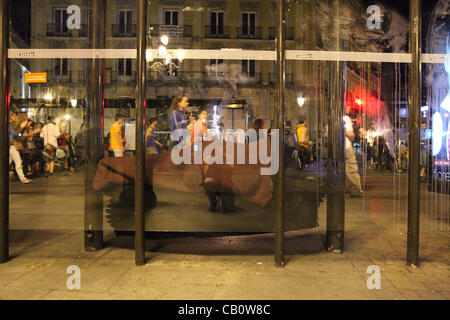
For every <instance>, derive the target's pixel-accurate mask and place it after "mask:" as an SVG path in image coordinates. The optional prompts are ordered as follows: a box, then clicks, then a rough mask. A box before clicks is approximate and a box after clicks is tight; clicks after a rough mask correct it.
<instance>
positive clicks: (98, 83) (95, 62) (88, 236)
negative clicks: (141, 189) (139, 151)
mask: <svg viewBox="0 0 450 320" xmlns="http://www.w3.org/2000/svg"><path fill="white" fill-rule="evenodd" d="M92 6H93V8H92V17H91V19H92V22H91V26H90V28H89V38H90V40H91V46H92V48H98V49H104V48H105V45H106V0H94V1H93V2H92ZM104 65H105V62H104V59H95V58H93V59H92V60H91V61H90V64H89V69H88V70H89V72H90V75H89V78H88V79H89V80H88V81H89V88H88V110H89V111H88V112H86V128H87V157H88V164H87V166H86V175H85V196H84V199H85V200H84V246H85V250H86V251H96V250H100V249H102V248H103V194H102V193H101V192H95V190H94V188H93V186H92V182H93V181H94V177H95V172H96V170H97V164H98V162H99V161H100V160H101V159H102V158H103V156H104V151H103V105H104V104H103V102H104Z"/></svg>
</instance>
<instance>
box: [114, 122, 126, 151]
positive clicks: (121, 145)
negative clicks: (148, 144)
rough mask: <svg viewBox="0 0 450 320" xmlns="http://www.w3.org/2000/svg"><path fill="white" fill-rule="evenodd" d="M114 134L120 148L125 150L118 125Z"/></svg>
mask: <svg viewBox="0 0 450 320" xmlns="http://www.w3.org/2000/svg"><path fill="white" fill-rule="evenodd" d="M115 135H116V139H117V141H119V145H120V149H122V150H125V147H124V146H123V139H122V136H121V134H120V127H119V129H118V130H117V131H116V133H115Z"/></svg>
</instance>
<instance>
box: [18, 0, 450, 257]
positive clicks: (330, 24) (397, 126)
mask: <svg viewBox="0 0 450 320" xmlns="http://www.w3.org/2000/svg"><path fill="white" fill-rule="evenodd" d="M76 2H77V5H78V6H80V9H81V11H80V12H83V18H82V19H81V22H82V24H80V26H79V27H77V26H75V28H68V27H67V20H68V19H69V15H68V13H67V8H66V5H67V3H66V1H50V0H48V1H41V0H39V1H37V0H32V1H31V4H30V12H31V15H32V17H45V18H42V19H41V18H39V19H35V18H33V19H32V20H31V25H30V28H29V31H27V30H19V28H17V30H16V29H14V30H12V33H11V39H12V47H13V48H20V49H24V50H19V51H17V52H16V53H17V56H15V57H14V59H11V95H12V96H11V101H12V107H13V109H14V110H16V111H17V116H18V118H17V121H16V122H22V123H23V122H27V119H31V120H32V121H33V122H34V128H36V129H35V130H40V129H42V127H43V125H44V124H45V122H47V119H48V117H49V116H50V117H53V120H51V119H50V121H49V122H51V121H54V122H55V124H54V125H51V124H50V123H49V124H48V126H47V129H46V131H47V132H48V128H49V127H52V128H57V129H58V130H59V131H60V133H61V132H64V133H65V134H64V136H63V137H62V139H61V138H60V139H59V141H58V138H56V146H55V149H56V150H54V152H55V156H54V157H56V159H55V158H54V157H52V156H50V157H48V156H47V155H46V154H44V151H46V144H48V141H50V140H54V139H53V138H54V137H53V136H52V139H50V137H49V136H47V137H46V134H44V136H42V137H41V134H40V132H39V134H38V133H35V134H31V133H32V131H31V129H30V130H28V129H27V132H28V133H29V134H30V137H31V136H33V139H34V140H33V141H31V138H30V139H29V140H27V141H23V142H24V143H25V144H26V145H27V148H28V149H34V150H35V151H33V152H34V153H33V152H29V151H23V152H19V155H20V156H21V157H22V158H21V160H22V163H23V169H24V170H25V171H30V173H31V174H34V175H35V177H36V178H35V179H33V183H32V186H33V185H38V187H34V188H29V189H26V187H28V186H25V185H21V184H19V178H20V177H21V173H20V174H19V173H17V171H15V172H16V173H15V175H16V176H14V179H13V180H12V182H11V195H10V196H11V204H12V206H11V213H12V214H11V217H12V218H11V219H12V220H11V225H12V228H13V229H25V230H29V229H33V228H38V229H44V228H47V229H48V228H53V227H54V228H55V229H56V228H65V229H77V230H83V229H84V225H83V214H84V212H85V208H84V206H83V203H84V199H91V198H90V197H91V196H92V195H94V194H95V196H98V197H100V198H101V199H100V200H101V201H97V200H98V199H97V200H96V201H97V202H96V201H94V202H95V203H96V205H98V203H101V205H99V206H98V207H96V205H94V204H93V205H92V206H91V207H89V205H88V208H87V211H89V210H91V209H92V210H93V211H95V210H97V211H98V210H99V209H98V208H99V207H100V209H102V210H103V211H102V210H100V211H101V214H102V218H104V220H105V225H104V227H105V230H108V231H117V232H118V233H120V232H124V231H130V230H133V229H134V216H133V209H134V202H133V201H134V200H133V199H134V198H133V195H134V186H133V182H132V181H133V177H132V174H133V172H134V171H133V169H131V168H134V158H133V155H134V153H135V149H136V148H135V145H134V141H135V117H136V116H135V114H136V112H135V104H136V102H135V91H136V60H135V58H134V56H133V54H132V53H130V51H127V49H135V48H136V24H133V15H136V8H135V3H134V2H133V1H132V2H129V1H108V7H107V12H106V25H107V26H106V49H114V54H113V55H109V54H110V53H108V56H107V58H106V59H105V60H104V61H103V60H102V61H100V59H95V61H96V62H93V61H92V60H93V59H92V57H89V54H92V50H90V48H92V47H93V44H92V41H91V40H92V39H90V36H89V34H88V30H90V27H91V24H92V21H88V17H89V16H91V18H92V19H97V18H98V17H92V14H89V12H91V10H92V8H91V1H76ZM169 2H170V3H177V4H179V3H185V2H186V4H182V5H180V6H179V7H176V6H172V5H171V6H170V8H172V9H171V10H165V8H164V7H163V4H161V3H162V2H159V1H152V2H151V4H150V8H149V19H148V26H150V27H151V28H150V29H151V31H150V34H149V35H148V39H149V40H148V42H149V44H148V50H149V53H150V52H151V56H150V55H149V59H148V66H147V67H148V75H147V76H148V88H147V101H146V106H147V114H146V117H147V121H146V125H147V127H146V132H145V136H146V146H147V152H148V155H147V162H148V164H147V169H148V170H149V172H151V173H152V176H151V178H150V177H148V179H147V184H146V195H148V197H147V198H146V201H148V202H147V203H146V206H147V207H146V210H147V211H146V214H147V219H146V221H147V222H146V230H147V231H168V230H170V231H196V232H199V231H200V232H201V231H204V232H219V231H220V232H271V231H273V225H274V223H273V222H274V221H273V215H274V212H273V199H274V198H273V197H274V193H273V192H274V190H273V186H274V183H273V177H272V175H270V174H269V175H265V174H262V171H261V169H267V168H268V167H269V166H270V165H271V164H273V162H270V161H269V162H265V163H264V164H263V163H262V159H263V158H264V156H266V157H268V156H267V153H266V154H263V155H262V156H261V153H260V152H259V151H260V150H263V151H267V148H266V146H265V145H264V142H267V143H268V144H269V145H270V146H272V143H274V141H275V140H274V139H275V138H276V134H277V131H276V130H275V119H276V111H277V108H276V101H277V99H276V97H277V89H278V88H277V81H276V80H277V63H276V61H275V57H276V55H275V50H276V39H277V37H278V32H277V24H276V21H277V7H276V5H275V4H274V3H272V2H266V1H259V2H258V1H252V2H250V1H247V2H237V1H210V2H207V4H206V2H205V3H204V2H202V3H203V4H204V5H202V6H201V7H195V6H192V5H191V4H189V5H188V4H187V3H188V1H184V2H183V1H169ZM333 3H334V2H333V1H325V0H315V1H290V2H289V8H288V17H287V28H286V33H285V41H286V43H285V44H286V48H287V50H288V51H287V53H286V57H287V61H286V74H285V86H286V101H285V106H284V108H285V113H286V116H285V120H286V122H285V126H286V130H285V132H284V133H281V134H284V135H285V139H284V140H285V141H286V144H285V146H283V148H280V149H277V148H275V149H274V150H275V151H274V156H275V155H276V152H284V156H285V166H286V168H285V172H284V173H285V176H286V186H285V189H286V195H285V206H286V230H299V229H312V230H313V232H315V231H317V230H319V231H320V232H321V233H324V232H325V228H326V214H327V211H332V210H333V208H332V206H331V204H329V203H328V204H327V201H324V200H325V199H326V198H327V197H329V198H328V199H331V198H333V197H334V196H336V194H339V195H342V193H343V192H344V191H345V187H347V191H348V192H347V197H346V198H345V199H344V198H343V197H341V198H340V199H336V198H334V199H335V200H336V201H337V203H339V204H342V203H344V204H345V213H346V220H345V227H346V230H347V231H348V233H347V234H350V237H353V236H355V238H356V237H361V239H363V240H364V239H366V238H364V237H367V235H378V234H377V232H379V231H380V230H388V231H389V232H390V231H396V232H405V231H406V217H407V195H408V194H407V193H408V191H407V190H408V189H407V187H408V186H407V183H408V176H407V170H408V166H409V153H410V150H411V148H410V146H409V141H408V116H409V114H410V106H409V101H408V93H409V92H408V80H409V79H408V72H409V71H408V62H409V61H408V57H409V55H407V54H406V53H407V52H408V45H407V43H408V41H407V40H408V39H407V33H408V24H409V21H408V17H407V13H408V10H407V9H408V8H407V6H406V7H405V6H404V5H403V6H400V5H395V4H392V8H390V9H389V8H385V7H383V6H381V7H380V10H381V12H382V15H383V17H384V20H383V21H381V25H380V26H378V22H377V21H378V20H377V19H376V14H375V16H374V14H373V13H372V14H367V9H368V6H367V5H366V4H365V2H362V1H356V0H355V1H340V4H341V6H340V7H339V8H335V7H333ZM440 3H442V2H439V3H438V4H436V6H434V4H433V5H430V8H431V7H432V8H431V9H430V10H429V11H425V12H426V14H425V15H426V16H427V17H430V18H427V19H428V20H427V22H426V24H424V33H425V32H426V36H425V35H424V38H426V42H425V43H426V49H425V50H424V51H426V53H427V54H440V55H442V54H446V53H447V52H448V23H447V21H448V14H447V11H445V10H447V7H445V9H443V8H444V7H442V8H440V7H439V5H440ZM426 8H428V7H426ZM424 10H428V9H424ZM444 11H445V14H444ZM180 14H181V15H182V16H180ZM84 17H85V18H84ZM256 17H258V26H257V25H256V24H257V22H256ZM355 17H358V18H355ZM446 19H447V20H446ZM134 20H136V19H134ZM202 21H203V22H202ZM162 23H164V24H165V25H167V26H170V28H161V24H162ZM208 23H209V25H208ZM13 25H14V27H17V23H16V24H14V23H13ZM230 30H231V31H230ZM163 31H164V35H167V36H168V42H167V43H165V38H164V39H161V36H162V35H163V33H162V32H163ZM27 32H28V38H25V39H21V37H22V36H24V37H26V36H27ZM243 36H246V37H243ZM242 38H245V40H242ZM198 39H200V41H197V40H198ZM30 48H31V49H51V52H47V53H45V54H44V55H43V56H36V57H34V58H33V56H32V55H33V54H34V55H40V54H41V53H40V52H39V51H38V50H26V49H30ZM72 49H86V52H85V53H82V56H81V57H79V56H77V54H78V51H75V50H72ZM194 50H195V51H194ZM197 50H198V51H197ZM336 51H340V53H339V54H336ZM87 52H89V53H87ZM108 52H109V51H108ZM355 52H357V53H358V54H357V55H354V54H352V53H355ZM101 53H102V54H104V53H105V52H103V51H102V52H101ZM374 53H383V55H375V54H374ZM19 54H20V55H19ZM84 54H86V56H84ZM378 57H381V58H378ZM424 58H426V55H424ZM432 58H433V59H434V56H433V57H432ZM443 62H444V61H440V62H436V61H434V62H432V61H428V62H427V63H424V65H423V66H424V79H423V83H424V90H423V91H424V97H423V105H422V106H421V111H422V120H423V124H422V127H423V129H422V134H421V137H422V141H421V146H420V148H421V165H422V169H421V172H420V173H419V174H421V175H422V176H423V180H424V181H425V182H426V183H424V184H423V185H422V189H421V191H422V193H421V206H422V210H423V212H425V214H424V215H422V218H423V219H424V220H423V222H424V223H425V226H426V228H425V229H426V230H448V221H449V216H448V213H449V212H450V210H449V195H448V190H449V187H448V180H447V176H448V161H449V160H450V156H449V152H448V150H447V149H449V148H448V147H447V145H448V143H447V142H448V141H447V140H448V139H447V137H448V134H447V131H448V130H449V129H447V128H448V127H449V123H448V110H447V109H448V108H446V101H447V97H448V90H449V88H448V87H449V82H448V78H449V77H448V73H449V71H448V69H449V68H448V67H447V64H445V63H443ZM92 63H94V65H92ZM95 66H96V67H97V68H98V69H99V70H102V72H103V73H102V79H103V81H104V83H103V85H104V87H103V88H98V90H97V91H92V90H91V89H92V88H91V86H92V85H93V84H92V83H91V82H90V81H89V72H90V70H92V69H94V68H93V67H95ZM25 73H46V76H47V80H46V81H45V82H42V83H26V82H24V81H23V79H24V74H25ZM90 90H91V91H92V92H91V93H89V92H90ZM100 97H104V103H103V105H101V107H100V108H101V109H102V110H101V112H100V113H98V110H99V109H97V111H96V110H95V108H94V106H95V103H94V102H93V100H95V98H97V100H98V101H101V99H100ZM88 120H89V121H91V124H92V126H91V127H90V128H86V127H83V125H82V124H83V123H87V121H88ZM41 124H42V126H41ZM14 125H15V126H17V123H14ZM344 126H345V127H344ZM178 127H181V128H185V129H188V131H186V132H185V133H186V136H185V137H184V138H182V139H178V138H174V129H175V128H178ZM238 129H239V130H242V131H237V130H238ZM250 129H258V130H259V129H270V132H269V131H264V130H263V131H261V132H260V131H255V132H254V133H255V134H253V131H250ZM344 129H345V131H344ZM52 130H54V131H55V132H56V129H52ZM93 130H94V131H96V130H98V132H100V133H99V134H98V135H97V136H95V137H96V138H97V140H95V139H92V141H86V140H87V134H91V137H92V132H93ZM44 132H45V131H44ZM242 132H244V135H243V136H242V135H241V133H242ZM219 133H220V138H221V139H222V140H221V142H222V149H223V150H224V157H225V158H224V159H225V160H227V157H230V159H232V160H230V162H231V163H228V164H227V163H224V164H221V163H214V161H212V160H213V159H215V156H216V154H213V153H211V152H210V151H208V152H206V151H205V150H209V149H206V148H207V147H208V146H210V145H211V144H212V143H213V142H212V141H208V139H210V138H214V137H216V136H218V134H219ZM245 133H247V135H245ZM26 138H28V137H26ZM98 138H99V139H98ZM172 138H173V141H172ZM446 139H447V140H446ZM94 140H95V141H94ZM180 140H181V141H180ZM29 142H33V143H34V147H33V144H32V143H29ZM94 142H95V143H96V144H97V145H100V147H101V148H102V150H101V152H100V154H101V155H102V159H100V162H99V164H98V165H97V164H96V163H95V165H96V167H95V170H94V171H95V172H94V176H95V175H96V174H98V175H99V176H100V177H101V178H102V179H97V180H96V181H97V183H98V184H94V183H86V184H85V177H86V176H85V175H86V174H90V172H89V171H88V170H87V169H86V168H88V167H89V165H92V164H93V162H92V161H91V162H89V161H88V158H89V157H87V151H88V150H87V146H88V144H89V145H90V143H94ZM226 142H229V143H230V144H232V145H233V148H235V147H236V152H235V153H234V154H233V155H231V149H230V150H229V149H228V147H227V145H226ZM183 144H186V145H189V146H190V147H191V149H189V150H190V151H191V152H192V154H193V155H197V156H198V155H199V158H195V159H196V161H197V162H195V161H194V160H195V159H194V160H192V159H191V160H192V161H191V163H189V161H188V160H186V161H185V160H183V161H185V163H183V164H177V163H175V162H174V160H173V158H172V155H175V156H177V155H180V153H178V154H177V153H176V152H178V151H177V150H178V149H177V146H178V148H179V147H181V146H183ZM255 145H256V146H258V148H259V149H256V150H257V151H256V152H255V151H252V150H254V149H252V148H253V146H255ZM238 147H239V148H240V147H243V149H244V150H245V151H246V153H245V157H244V158H245V159H244V160H245V161H247V162H245V163H244V164H242V163H239V162H238V155H237V154H238ZM264 148H266V149H264ZM174 150H175V153H174ZM187 150H188V149H186V152H188V151H187ZM199 150H201V151H202V154H199V153H198V151H199ZM233 150H234V149H233ZM48 151H51V150H48ZM91 151H92V150H91ZM97 151H98V150H97ZM341 151H342V152H341ZM183 152H184V151H183ZM252 152H253V153H252ZM270 152H272V151H270ZM46 153H48V152H46ZM56 153H58V155H57V154H56ZM91 153H92V152H91ZM94 153H95V152H94ZM205 154H206V156H205ZM122 155H123V157H122ZM91 156H92V154H91V155H90V157H91ZM253 156H256V159H257V163H256V164H254V163H249V162H250V158H251V157H253ZM45 157H47V158H45ZM217 157H219V155H217ZM261 157H263V158H261ZM115 158H121V159H115ZM175 158H176V157H175ZM52 159H54V160H55V161H54V163H55V168H54V170H53V173H54V174H53V176H51V175H50V176H49V177H48V178H47V177H46V176H45V173H46V170H45V169H46V165H48V169H49V170H48V171H50V163H51V162H53V161H51V160H52ZM273 159H274V158H272V159H271V160H273ZM216 160H217V159H216ZM241 160H242V158H241ZM263 160H264V159H263ZM265 160H267V159H265ZM192 162H193V163H192ZM224 162H226V161H224ZM267 163H269V164H267ZM18 167H20V166H19V165H18ZM71 168H73V169H74V170H75V172H71ZM344 168H345V170H346V171H344ZM65 169H67V170H65ZM102 170H103V171H102ZM19 172H20V171H19ZM26 173H27V172H24V174H26ZM19 175H20V177H19ZM344 175H345V176H344ZM344 180H346V181H344ZM98 181H100V182H101V183H100V182H98ZM94 187H95V192H94V191H92V192H89V191H86V190H88V188H91V189H90V190H93V189H92V188H94ZM64 190H66V191H67V193H63V192H62V191H64ZM96 192H98V194H97V193H96ZM69 197H73V198H76V199H78V200H79V201H77V202H76V204H75V205H74V206H75V207H70V206H71V205H72V206H73V201H72V200H73V198H70V200H71V201H69V200H68V198H69ZM42 199H45V200H42ZM66 200H67V201H66ZM88 203H89V201H88ZM19 204H20V206H19ZM28 211H29V212H31V211H33V212H34V211H36V212H39V213H38V215H39V216H38V217H42V220H40V219H39V221H38V222H37V223H35V221H31V220H29V219H28V218H27V216H26V214H23V213H24V212H28ZM67 212H74V213H73V214H72V213H71V214H69V215H67ZM55 215H56V216H57V217H55ZM383 235H384V234H383ZM383 235H380V237H383ZM390 237H391V238H390ZM393 238H395V237H394V236H393V234H392V233H387V237H386V238H385V239H386V246H388V245H389V241H391V240H392V239H393ZM383 239H384V237H383ZM355 242H356V241H355ZM355 242H350V243H351V245H355V246H360V248H361V250H363V251H364V250H369V249H370V244H367V245H366V244H355ZM363 242H364V241H363ZM379 251H380V252H381V249H379Z"/></svg>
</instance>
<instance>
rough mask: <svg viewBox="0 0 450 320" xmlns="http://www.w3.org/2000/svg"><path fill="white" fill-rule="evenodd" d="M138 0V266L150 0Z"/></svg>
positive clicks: (142, 242)
mask: <svg viewBox="0 0 450 320" xmlns="http://www.w3.org/2000/svg"><path fill="white" fill-rule="evenodd" d="M137 1H138V6H137V7H138V10H137V12H138V28H137V41H136V42H137V63H138V73H137V74H138V77H137V79H138V83H137V90H136V164H135V165H136V170H135V172H136V173H135V178H134V185H135V201H134V202H135V210H136V212H135V221H134V224H135V226H134V227H135V235H134V239H135V261H136V265H137V266H142V265H144V264H145V237H144V235H145V207H144V196H145V193H144V184H145V179H144V177H145V132H144V131H145V117H146V116H145V114H146V113H145V103H146V101H145V99H146V96H145V89H146V85H147V78H146V70H147V60H146V54H145V53H146V50H147V7H148V3H147V0H137Z"/></svg>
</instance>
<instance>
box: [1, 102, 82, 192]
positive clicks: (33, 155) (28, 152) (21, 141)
mask: <svg viewBox="0 0 450 320" xmlns="http://www.w3.org/2000/svg"><path fill="white" fill-rule="evenodd" d="M9 122H10V125H9V141H10V148H9V163H10V164H14V170H15V172H16V174H17V177H18V178H19V180H20V182H21V183H24V184H29V183H31V181H32V180H31V179H32V178H37V177H39V176H41V175H44V174H45V175H46V176H49V175H53V174H54V171H55V163H56V162H58V163H59V164H60V165H61V167H62V168H63V170H65V171H66V172H74V171H75V168H80V166H81V165H82V164H83V163H85V162H86V161H87V159H86V127H85V125H84V124H82V125H81V127H80V130H79V131H78V133H77V135H76V137H75V139H73V138H72V136H71V135H70V133H69V132H68V130H67V122H66V121H61V122H60V123H59V126H58V125H56V124H55V122H54V119H53V117H51V116H49V117H47V122H46V123H45V124H43V123H41V122H35V121H32V120H31V119H26V120H20V118H19V116H18V114H17V113H16V112H15V111H11V112H10V115H9Z"/></svg>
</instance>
